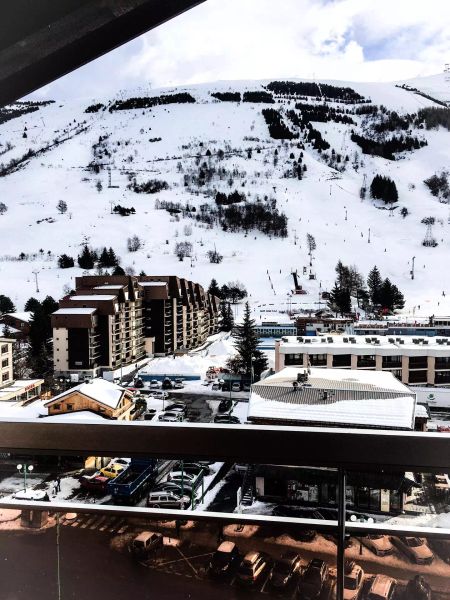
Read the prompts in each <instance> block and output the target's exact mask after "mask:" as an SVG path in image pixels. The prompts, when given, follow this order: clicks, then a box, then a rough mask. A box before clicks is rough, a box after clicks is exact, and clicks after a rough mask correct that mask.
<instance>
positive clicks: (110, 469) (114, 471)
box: [100, 463, 125, 479]
mask: <svg viewBox="0 0 450 600" xmlns="http://www.w3.org/2000/svg"><path fill="white" fill-rule="evenodd" d="M124 468H125V467H124V466H123V465H119V464H118V463H111V464H109V465H106V467H103V469H100V473H101V474H102V475H103V476H104V477H108V479H115V478H116V477H117V475H120V473H122V471H123V470H124Z"/></svg>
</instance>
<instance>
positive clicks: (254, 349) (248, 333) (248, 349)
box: [232, 302, 267, 381]
mask: <svg viewBox="0 0 450 600" xmlns="http://www.w3.org/2000/svg"><path fill="white" fill-rule="evenodd" d="M233 338H234V347H235V348H236V351H237V356H236V358H235V360H233V361H232V362H233V368H234V370H237V369H239V370H242V371H244V373H246V374H247V375H251V373H252V371H253V374H254V379H255V380H256V381H257V380H259V378H260V376H261V373H262V372H263V371H264V369H266V368H267V358H266V356H265V355H264V354H263V353H262V352H261V351H260V350H258V335H257V333H256V328H255V321H254V320H253V319H252V318H251V316H250V306H249V303H248V302H246V303H245V309H244V318H243V321H242V323H239V324H238V325H235V327H234V329H233Z"/></svg>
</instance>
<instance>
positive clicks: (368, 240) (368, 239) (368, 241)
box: [367, 227, 370, 244]
mask: <svg viewBox="0 0 450 600" xmlns="http://www.w3.org/2000/svg"><path fill="white" fill-rule="evenodd" d="M367 243H368V244H370V227H369V237H368V238H367Z"/></svg>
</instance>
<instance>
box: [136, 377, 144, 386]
mask: <svg viewBox="0 0 450 600" xmlns="http://www.w3.org/2000/svg"><path fill="white" fill-rule="evenodd" d="M134 387H135V388H138V389H139V388H143V387H144V382H143V381H142V379H141V378H140V377H138V378H137V379H135V380H134Z"/></svg>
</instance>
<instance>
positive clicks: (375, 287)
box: [367, 266, 383, 304]
mask: <svg viewBox="0 0 450 600" xmlns="http://www.w3.org/2000/svg"><path fill="white" fill-rule="evenodd" d="M382 283H383V281H382V279H381V275H380V271H379V270H378V268H377V267H376V266H375V267H373V269H372V270H371V271H370V272H369V275H368V276H367V287H368V288H369V293H370V300H371V302H372V304H381V297H380V291H381V286H382Z"/></svg>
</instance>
